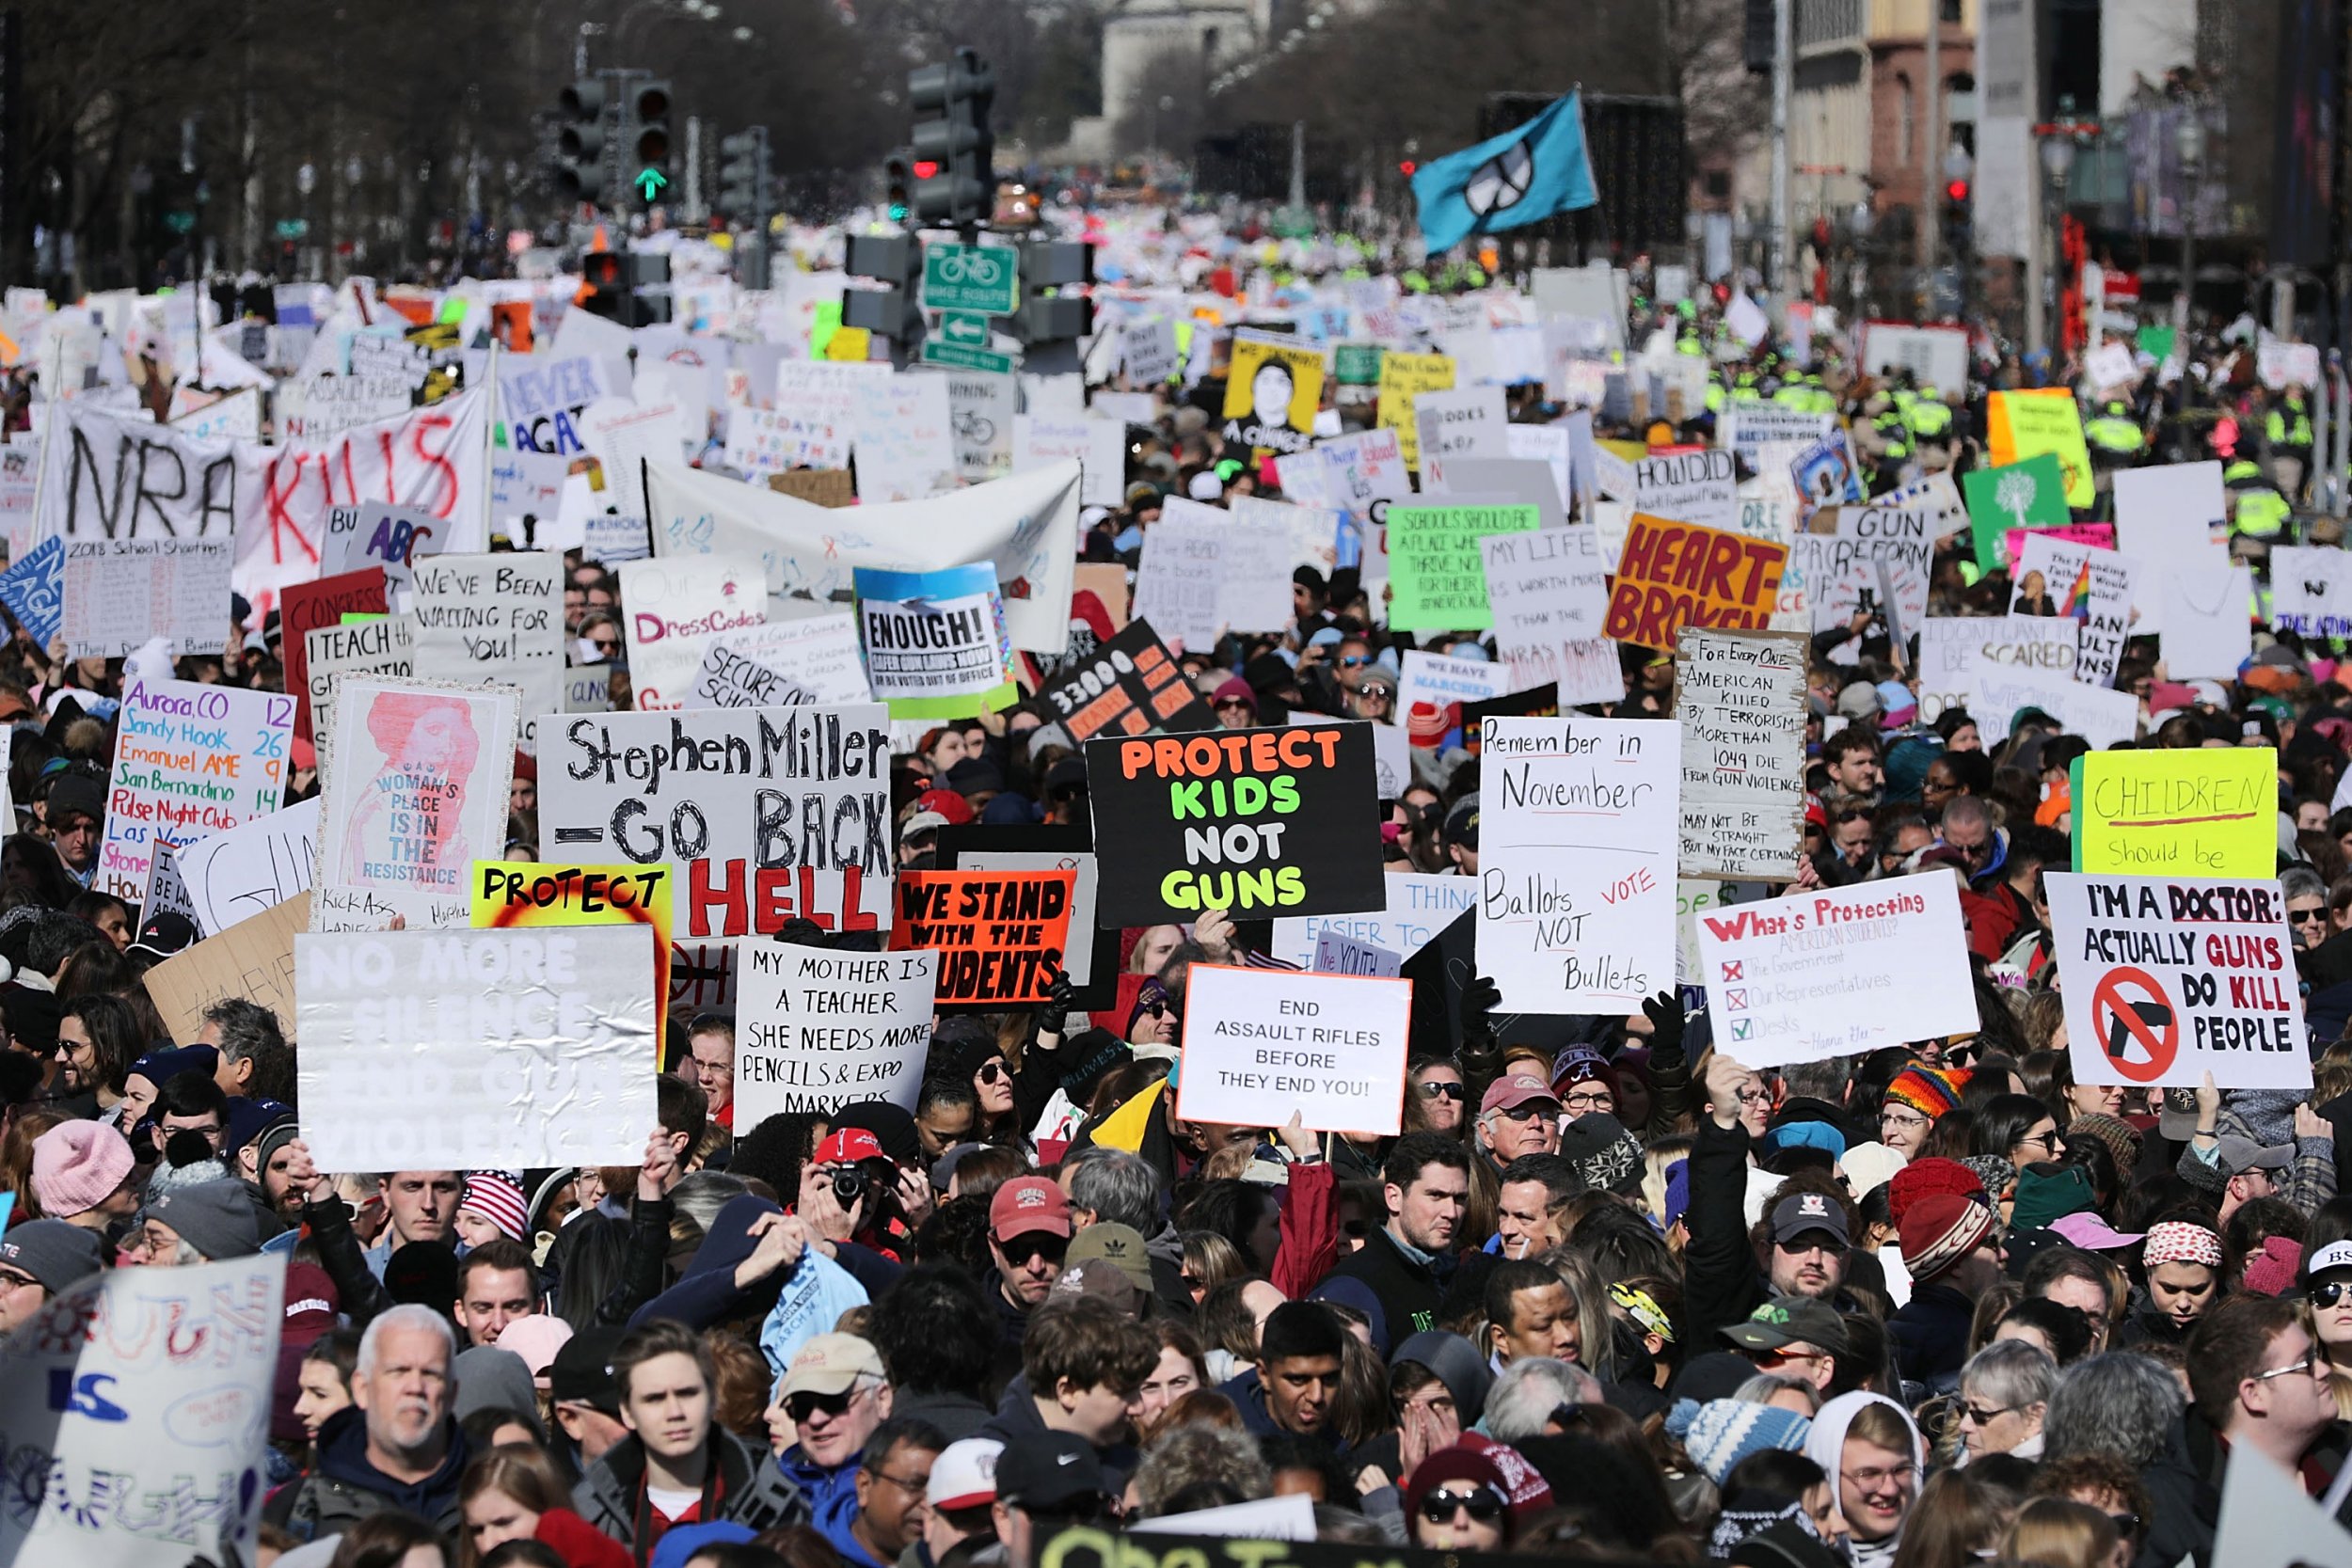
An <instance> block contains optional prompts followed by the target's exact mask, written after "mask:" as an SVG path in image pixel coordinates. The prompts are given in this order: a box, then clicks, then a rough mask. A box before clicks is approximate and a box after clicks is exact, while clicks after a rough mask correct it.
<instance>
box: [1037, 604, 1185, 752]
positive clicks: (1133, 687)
mask: <svg viewBox="0 0 2352 1568" xmlns="http://www.w3.org/2000/svg"><path fill="white" fill-rule="evenodd" d="M1034 706H1035V707H1036V709H1037V711H1038V712H1040V713H1041V714H1044V715H1045V716H1046V718H1047V719H1048V721H1050V722H1053V723H1057V724H1059V725H1060V726H1061V727H1062V728H1063V729H1064V730H1067V731H1068V732H1069V734H1070V738H1071V739H1073V740H1074V741H1082V742H1083V741H1087V740H1091V739H1093V738H1094V737H1095V736H1098V735H1116V736H1130V735H1149V734H1152V733H1155V732H1161V731H1168V732H1182V731H1186V730H1205V729H1207V728H1209V727H1210V726H1211V725H1213V724H1215V723H1216V715H1215V714H1213V713H1211V712H1210V711H1209V705H1208V703H1207V702H1206V701H1205V700H1204V699H1203V698H1202V697H1201V695H1200V692H1199V690H1197V689H1195V688H1194V686H1193V684H1192V682H1190V681H1188V680H1186V679H1185V678H1184V671H1183V670H1182V669H1180V668H1178V666H1177V663H1176V657H1175V656H1174V655H1173V654H1171V653H1169V652H1168V644H1167V643H1165V642H1162V641H1160V640H1159V637H1158V635H1157V634H1156V633H1154V632H1153V631H1152V623H1151V622H1149V621H1143V620H1136V621H1130V622H1128V623H1127V625H1126V626H1123V627H1121V628H1120V630H1119V631H1118V632H1116V633H1114V634H1113V635H1112V637H1111V639H1110V641H1107V642H1104V643H1101V644H1099V645H1097V647H1096V648H1095V650H1094V652H1093V653H1092V654H1090V655H1089V656H1088V657H1085V658H1083V659H1080V660H1078V661H1077V662H1076V663H1074V664H1066V665H1064V666H1063V668H1062V671H1061V673H1059V674H1057V675H1056V676H1055V677H1054V678H1053V679H1052V680H1050V681H1048V682H1046V683H1045V684H1044V685H1043V686H1041V687H1040V688H1038V692H1037V698H1036V701H1035V703H1034Z"/></svg>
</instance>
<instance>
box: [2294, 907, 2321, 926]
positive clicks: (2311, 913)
mask: <svg viewBox="0 0 2352 1568" xmlns="http://www.w3.org/2000/svg"><path fill="white" fill-rule="evenodd" d="M2287 918H2288V919H2289V920H2291V921H2293V922H2294V923H2295V924H2296V925H2297V926H2321V925H2325V924H2326V923H2327V920H2328V911H2326V910H2325V909H2317V910H2289V911H2287Z"/></svg>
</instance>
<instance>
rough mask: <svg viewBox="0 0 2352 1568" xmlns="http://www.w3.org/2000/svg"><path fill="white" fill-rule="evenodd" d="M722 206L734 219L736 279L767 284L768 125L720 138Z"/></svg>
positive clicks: (760, 286) (754, 284)
mask: <svg viewBox="0 0 2352 1568" xmlns="http://www.w3.org/2000/svg"><path fill="white" fill-rule="evenodd" d="M719 208H720V211H722V212H723V213H725V214H727V216H728V217H730V218H732V219H734V220H735V227H736V246H737V249H736V256H735V280H736V282H738V283H739V284H740V285H742V286H743V287H744V288H746V289H764V288H766V287H767V286H768V127H766V126H765V125H755V126H753V127H752V128H751V129H750V130H748V131H739V132H737V133H736V134H735V135H732V136H722V137H720V138H719Z"/></svg>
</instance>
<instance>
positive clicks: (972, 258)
mask: <svg viewBox="0 0 2352 1568" xmlns="http://www.w3.org/2000/svg"><path fill="white" fill-rule="evenodd" d="M923 303H924V304H925V305H926V306H928V307H929V308H930V309H934V310H979V311H984V312H986V313H987V314H989V315H993V316H1009V315H1011V314H1012V313H1013V312H1014V311H1016V310H1018V309H1020V308H1021V255H1020V252H1018V251H1016V250H1013V249H1011V248H1010V247H1009V246H1005V245H932V246H930V248H929V249H927V250H925V251H924V252H923Z"/></svg>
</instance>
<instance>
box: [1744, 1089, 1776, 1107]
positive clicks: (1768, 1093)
mask: <svg viewBox="0 0 2352 1568" xmlns="http://www.w3.org/2000/svg"><path fill="white" fill-rule="evenodd" d="M1771 1103H1772V1090H1770V1089H1741V1090H1740V1104H1742V1105H1770V1104H1771Z"/></svg>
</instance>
